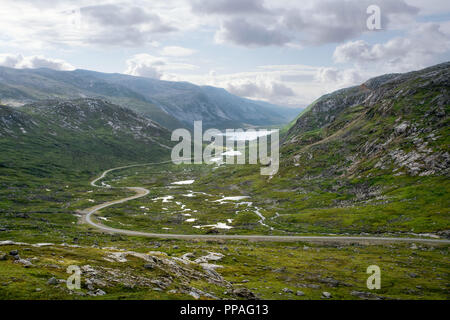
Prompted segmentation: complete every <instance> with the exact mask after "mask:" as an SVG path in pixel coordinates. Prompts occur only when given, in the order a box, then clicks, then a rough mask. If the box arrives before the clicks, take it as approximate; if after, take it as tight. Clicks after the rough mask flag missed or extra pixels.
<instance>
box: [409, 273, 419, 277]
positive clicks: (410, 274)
mask: <svg viewBox="0 0 450 320" xmlns="http://www.w3.org/2000/svg"><path fill="white" fill-rule="evenodd" d="M408 275H409V276H410V277H411V278H418V277H419V275H418V274H416V273H414V272H411V273H409V274H408Z"/></svg>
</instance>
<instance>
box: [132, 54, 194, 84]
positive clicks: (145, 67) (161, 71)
mask: <svg viewBox="0 0 450 320" xmlns="http://www.w3.org/2000/svg"><path fill="white" fill-rule="evenodd" d="M126 65H127V69H126V70H125V74H129V75H133V76H140V77H147V78H154V79H162V80H168V79H169V78H170V75H169V74H167V72H170V71H174V70H175V71H177V70H178V71H179V70H195V69H196V68H197V66H195V65H192V64H188V63H183V62H178V61H174V60H172V59H169V58H167V57H155V56H152V55H149V54H147V53H141V54H136V55H134V56H132V57H131V58H130V59H128V60H127V61H126Z"/></svg>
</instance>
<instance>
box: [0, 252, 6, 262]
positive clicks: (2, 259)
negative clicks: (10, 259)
mask: <svg viewBox="0 0 450 320" xmlns="http://www.w3.org/2000/svg"><path fill="white" fill-rule="evenodd" d="M6 259H7V256H6V254H4V253H0V261H5V260H6Z"/></svg>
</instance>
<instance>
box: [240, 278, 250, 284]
mask: <svg viewBox="0 0 450 320" xmlns="http://www.w3.org/2000/svg"><path fill="white" fill-rule="evenodd" d="M249 281H250V280H247V279H245V280H242V281H241V282H242V283H247V282H249Z"/></svg>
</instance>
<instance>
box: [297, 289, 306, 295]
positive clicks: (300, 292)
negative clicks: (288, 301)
mask: <svg viewBox="0 0 450 320" xmlns="http://www.w3.org/2000/svg"><path fill="white" fill-rule="evenodd" d="M296 295H297V296H299V297H300V296H304V295H305V293H304V292H303V291H300V290H298V291H297V293H296Z"/></svg>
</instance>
